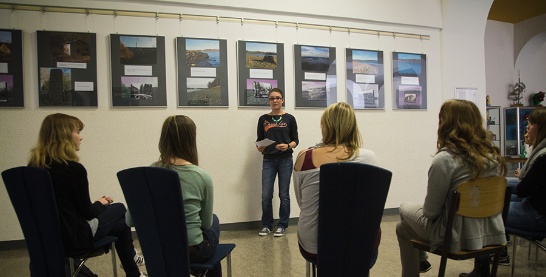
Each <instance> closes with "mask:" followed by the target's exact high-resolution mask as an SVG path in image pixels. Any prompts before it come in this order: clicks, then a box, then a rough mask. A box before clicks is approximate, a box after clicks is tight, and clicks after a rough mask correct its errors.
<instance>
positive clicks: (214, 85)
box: [186, 78, 222, 106]
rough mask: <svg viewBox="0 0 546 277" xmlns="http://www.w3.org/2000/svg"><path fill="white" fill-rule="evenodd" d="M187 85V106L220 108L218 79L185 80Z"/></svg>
mask: <svg viewBox="0 0 546 277" xmlns="http://www.w3.org/2000/svg"><path fill="white" fill-rule="evenodd" d="M186 81H187V84H188V103H187V105H188V106H220V105H221V104H222V100H221V98H220V95H221V90H220V88H221V87H220V79H219V78H186Z"/></svg>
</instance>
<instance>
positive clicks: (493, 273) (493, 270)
mask: <svg viewBox="0 0 546 277" xmlns="http://www.w3.org/2000/svg"><path fill="white" fill-rule="evenodd" d="M499 258H500V253H495V257H494V258H493V267H492V268H491V275H490V276H491V277H497V269H498V267H499Z"/></svg>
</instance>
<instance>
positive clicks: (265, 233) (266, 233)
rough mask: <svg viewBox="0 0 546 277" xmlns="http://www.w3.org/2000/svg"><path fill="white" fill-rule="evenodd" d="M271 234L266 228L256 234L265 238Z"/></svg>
mask: <svg viewBox="0 0 546 277" xmlns="http://www.w3.org/2000/svg"><path fill="white" fill-rule="evenodd" d="M269 234H271V230H269V228H267V227H263V228H262V230H261V231H260V232H259V233H258V235H259V236H267V235H269Z"/></svg>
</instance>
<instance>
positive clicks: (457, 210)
mask: <svg viewBox="0 0 546 277" xmlns="http://www.w3.org/2000/svg"><path fill="white" fill-rule="evenodd" d="M510 193H511V188H510V187H509V186H507V184H506V178H504V177H501V176H491V177H485V178H478V179H475V180H470V181H466V182H463V183H461V184H460V185H459V186H458V187H457V189H456V190H454V191H453V192H452V193H451V197H450V199H449V203H448V215H447V224H446V233H445V236H444V237H445V239H444V245H443V248H442V249H443V250H442V251H444V252H445V253H447V252H449V250H450V249H451V241H452V239H453V235H452V233H453V223H454V221H455V215H460V216H463V217H469V218H485V217H490V216H494V215H497V214H499V213H502V217H503V220H505V219H506V215H507V213H508V207H509V204H510ZM505 221H506V220H505Z"/></svg>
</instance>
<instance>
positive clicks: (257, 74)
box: [237, 40, 287, 107]
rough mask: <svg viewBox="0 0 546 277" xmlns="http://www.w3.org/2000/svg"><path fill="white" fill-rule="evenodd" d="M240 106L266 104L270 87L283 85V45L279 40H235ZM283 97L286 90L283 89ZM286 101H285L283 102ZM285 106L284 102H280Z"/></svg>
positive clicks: (281, 86)
mask: <svg viewBox="0 0 546 277" xmlns="http://www.w3.org/2000/svg"><path fill="white" fill-rule="evenodd" d="M237 56H238V57H237V59H238V62H239V107H244V106H263V107H269V99H268V94H269V91H270V90H271V89H272V88H279V89H281V90H282V91H283V92H286V91H285V89H284V45H283V44H282V43H269V42H253V41H242V40H240V41H238V42H237ZM284 98H285V101H286V98H287V97H286V93H285V96H284ZM285 103H286V102H285ZM283 106H284V104H283Z"/></svg>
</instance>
